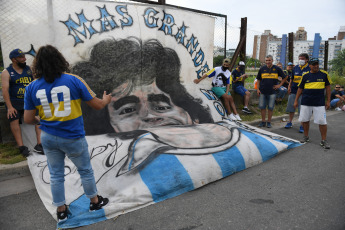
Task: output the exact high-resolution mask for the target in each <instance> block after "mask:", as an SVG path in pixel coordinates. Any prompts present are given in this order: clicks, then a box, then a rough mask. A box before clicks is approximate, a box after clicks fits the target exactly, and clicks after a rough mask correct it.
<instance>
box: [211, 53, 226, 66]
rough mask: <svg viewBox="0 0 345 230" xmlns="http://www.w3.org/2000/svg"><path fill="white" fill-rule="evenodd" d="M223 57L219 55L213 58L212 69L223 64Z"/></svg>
mask: <svg viewBox="0 0 345 230" xmlns="http://www.w3.org/2000/svg"><path fill="white" fill-rule="evenodd" d="M223 59H224V56H222V55H219V56H217V57H213V67H216V66H221V65H222V63H223Z"/></svg>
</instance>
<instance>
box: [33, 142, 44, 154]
mask: <svg viewBox="0 0 345 230" xmlns="http://www.w3.org/2000/svg"><path fill="white" fill-rule="evenodd" d="M34 151H35V152H36V153H38V154H41V155H44V152H43V147H42V144H37V145H36V146H35V148H34Z"/></svg>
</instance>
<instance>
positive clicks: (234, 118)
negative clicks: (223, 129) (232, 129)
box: [228, 113, 237, 121]
mask: <svg viewBox="0 0 345 230" xmlns="http://www.w3.org/2000/svg"><path fill="white" fill-rule="evenodd" d="M228 118H229V119H231V120H233V121H237V118H236V117H235V116H234V114H233V113H232V114H230V115H228Z"/></svg>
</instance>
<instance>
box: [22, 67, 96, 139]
mask: <svg viewBox="0 0 345 230" xmlns="http://www.w3.org/2000/svg"><path fill="white" fill-rule="evenodd" d="M95 96H96V95H95V93H94V92H93V91H92V90H91V89H90V87H89V86H88V85H87V84H86V82H85V81H84V80H83V79H82V78H81V77H79V76H76V75H72V74H66V73H64V74H62V75H61V77H59V78H56V79H55V81H54V82H53V83H48V82H46V81H45V80H44V78H43V77H41V78H39V79H37V80H34V81H33V82H32V83H31V84H29V85H28V86H27V87H26V92H25V99H24V100H25V105H24V109H25V110H33V109H37V110H38V114H39V116H40V118H41V127H40V128H41V129H42V130H43V131H45V132H47V133H49V134H51V135H55V136H59V137H63V138H70V139H74V138H79V137H83V136H85V131H84V121H83V116H82V111H81V101H89V100H91V99H93V98H94V97H95Z"/></svg>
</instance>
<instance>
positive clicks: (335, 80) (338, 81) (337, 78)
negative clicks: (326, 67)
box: [329, 72, 345, 89]
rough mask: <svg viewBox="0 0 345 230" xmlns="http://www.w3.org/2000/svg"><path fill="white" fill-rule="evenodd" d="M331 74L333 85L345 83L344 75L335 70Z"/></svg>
mask: <svg viewBox="0 0 345 230" xmlns="http://www.w3.org/2000/svg"><path fill="white" fill-rule="evenodd" d="M329 75H330V78H331V80H332V86H334V85H337V84H338V85H345V77H344V76H340V75H338V74H337V73H335V72H331V73H330V74H329ZM333 88H334V87H333ZM333 88H332V89H333Z"/></svg>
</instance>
